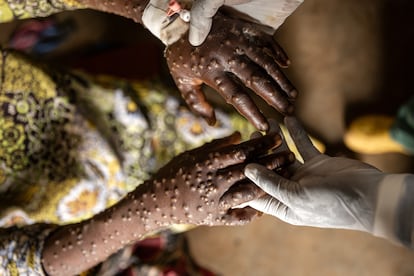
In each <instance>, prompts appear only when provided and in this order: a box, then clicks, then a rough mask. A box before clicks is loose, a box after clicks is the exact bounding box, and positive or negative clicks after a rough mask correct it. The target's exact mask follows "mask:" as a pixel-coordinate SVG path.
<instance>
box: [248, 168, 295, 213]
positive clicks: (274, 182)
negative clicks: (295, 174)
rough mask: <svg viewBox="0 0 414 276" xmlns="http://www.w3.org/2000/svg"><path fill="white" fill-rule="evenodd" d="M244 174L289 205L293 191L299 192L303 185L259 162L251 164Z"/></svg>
mask: <svg viewBox="0 0 414 276" xmlns="http://www.w3.org/2000/svg"><path fill="white" fill-rule="evenodd" d="M244 174H245V175H246V176H247V177H248V178H249V179H250V180H251V181H253V182H254V183H255V184H256V185H257V186H259V187H260V188H261V189H262V190H263V191H265V192H266V193H267V194H269V195H270V196H272V197H274V198H276V199H277V200H278V201H281V202H282V203H283V204H285V205H287V206H289V205H290V201H291V198H292V196H291V193H293V194H298V193H299V192H300V191H301V187H300V186H299V184H298V183H296V182H294V181H291V180H289V179H286V178H284V177H282V176H280V175H278V174H276V173H275V172H273V171H271V170H268V169H266V168H265V167H263V166H261V165H259V164H249V165H247V166H246V167H245V169H244Z"/></svg>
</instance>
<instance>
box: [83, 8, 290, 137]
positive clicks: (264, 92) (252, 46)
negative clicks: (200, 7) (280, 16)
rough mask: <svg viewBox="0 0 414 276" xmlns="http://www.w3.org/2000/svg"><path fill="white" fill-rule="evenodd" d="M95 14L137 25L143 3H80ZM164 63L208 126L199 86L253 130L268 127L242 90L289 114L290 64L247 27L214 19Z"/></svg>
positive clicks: (209, 110) (171, 49)
mask: <svg viewBox="0 0 414 276" xmlns="http://www.w3.org/2000/svg"><path fill="white" fill-rule="evenodd" d="M80 2H81V3H83V4H84V5H85V6H87V7H90V8H92V9H95V10H99V11H104V12H110V13H115V14H118V15H121V16H124V17H127V18H130V19H132V20H134V21H135V22H137V23H141V24H142V19H141V17H142V14H143V11H144V9H145V7H146V5H147V4H148V2H149V1H148V0H133V1H124V0H103V1H98V0H81V1H80ZM165 57H166V59H167V63H168V66H169V69H170V72H171V74H172V77H173V78H174V81H175V83H176V85H177V87H178V89H179V90H180V91H181V95H182V97H183V98H184V100H185V101H186V103H187V105H188V106H189V107H190V108H191V110H192V111H193V112H194V113H196V114H197V115H200V116H202V117H204V118H205V119H206V120H207V122H209V123H210V124H214V123H215V122H216V119H215V115H214V108H213V107H212V106H211V105H210V104H209V103H208V102H207V101H206V97H205V95H204V93H203V91H202V85H203V84H206V85H208V86H210V87H211V88H213V89H214V90H215V91H217V92H218V93H219V94H220V95H221V96H222V97H223V98H224V99H225V100H226V102H227V103H229V104H231V105H233V106H234V107H235V109H236V110H237V111H238V112H239V113H240V114H241V115H243V116H244V117H246V119H248V120H249V121H250V122H251V123H252V124H253V125H254V126H255V127H256V128H257V129H259V130H263V131H265V130H267V129H268V128H269V124H268V122H267V119H266V118H265V116H264V115H263V114H262V113H261V112H260V110H259V108H258V106H257V105H256V103H255V102H254V101H253V100H252V99H251V97H250V96H249V95H248V93H247V90H248V89H250V90H252V91H253V92H254V93H255V94H257V95H258V96H260V97H261V98H263V99H264V100H265V101H266V102H267V103H268V104H269V105H270V106H272V107H273V108H275V109H276V110H278V111H279V112H281V113H282V114H284V115H287V114H292V112H293V101H294V100H295V99H296V97H297V94H298V92H297V90H296V89H295V88H294V87H293V85H292V84H291V83H290V81H289V80H288V79H287V77H286V76H285V75H284V73H283V71H282V69H281V68H286V67H288V65H289V63H290V61H289V59H288V57H287V55H286V54H285V52H284V51H283V49H282V48H281V47H280V46H279V45H278V43H277V42H276V41H275V40H274V39H273V37H272V36H271V35H268V34H266V33H264V32H262V31H259V29H258V27H257V26H255V25H254V24H252V23H248V22H246V21H243V20H241V19H237V18H231V17H228V16H224V15H222V14H216V15H215V16H214V18H213V26H212V28H211V31H210V34H209V35H208V36H207V38H206V41H205V42H204V43H203V44H202V45H200V46H198V47H194V46H192V45H191V44H190V43H189V41H188V37H187V35H185V36H183V37H182V38H181V39H180V40H179V41H177V42H176V43H174V44H172V45H170V46H168V48H167V49H166V51H165Z"/></svg>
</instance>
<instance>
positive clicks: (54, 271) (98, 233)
mask: <svg viewBox="0 0 414 276" xmlns="http://www.w3.org/2000/svg"><path fill="white" fill-rule="evenodd" d="M239 141H240V134H239V133H235V134H233V135H231V136H229V137H227V138H223V139H219V140H215V141H213V142H211V143H209V144H206V145H204V146H202V147H200V148H197V149H194V150H192V151H188V152H185V153H183V154H181V155H179V156H177V157H175V158H174V159H173V160H172V161H171V162H170V163H168V164H167V165H166V166H164V167H163V168H161V170H160V171H159V172H158V173H157V174H156V175H155V176H154V177H153V178H152V179H150V180H148V181H146V182H145V183H144V184H142V185H140V186H139V187H138V188H137V189H136V190H135V191H133V192H131V193H129V194H128V195H127V196H126V197H125V198H124V199H122V200H121V201H120V202H119V203H118V204H116V205H114V206H113V207H111V208H109V209H107V210H106V211H104V212H102V213H100V214H98V215H96V216H95V217H93V218H92V219H89V220H86V221H83V222H81V223H78V224H74V225H68V226H64V227H60V228H59V229H58V230H56V231H55V232H53V233H52V234H51V235H50V236H49V237H48V238H47V240H46V242H45V246H44V251H43V259H42V262H43V267H44V269H45V271H46V273H47V274H48V275H74V274H79V273H81V272H83V271H85V270H87V269H88V268H91V267H93V266H94V265H96V264H98V263H99V262H101V261H103V260H105V259H106V258H108V257H109V256H110V255H111V254H113V253H115V252H116V251H118V250H119V249H121V248H123V247H124V246H126V245H127V244H130V243H133V242H136V241H138V240H140V239H142V238H143V237H144V236H145V235H146V234H150V233H154V232H156V231H159V230H162V229H165V228H167V227H168V226H170V225H172V224H177V223H180V224H194V225H242V224H245V223H248V222H249V221H251V220H252V219H253V218H254V217H255V216H256V215H257V212H256V211H255V210H253V209H251V208H243V209H231V207H233V206H235V205H238V204H240V203H243V202H246V201H249V200H252V199H253V198H252V197H251V196H246V197H239V198H233V199H232V200H231V203H227V204H222V203H221V201H220V199H221V198H222V196H223V194H225V192H226V191H227V190H228V188H229V187H230V186H232V185H234V184H235V183H237V182H240V181H245V179H246V178H245V176H244V174H243V170H242V169H241V168H242V167H244V165H245V164H247V163H249V162H259V163H261V164H264V165H265V166H267V167H268V168H270V169H274V168H275V167H276V166H278V167H282V166H287V165H289V164H290V163H291V162H292V161H293V160H294V156H293V154H292V153H290V152H283V153H279V154H276V155H275V154H271V155H268V154H267V153H268V152H269V150H271V149H272V148H274V147H277V146H278V145H279V144H280V143H281V138H280V136H279V135H278V134H269V135H266V136H263V137H260V138H256V139H252V140H249V141H247V142H244V143H241V144H237V143H238V142H239Z"/></svg>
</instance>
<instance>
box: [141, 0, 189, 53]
mask: <svg viewBox="0 0 414 276" xmlns="http://www.w3.org/2000/svg"><path fill="white" fill-rule="evenodd" d="M142 22H143V23H144V26H145V27H147V28H148V30H149V31H150V32H151V33H152V34H153V35H155V36H156V37H158V38H159V39H160V40H161V41H162V42H163V43H164V44H165V45H171V44H173V43H174V42H176V41H177V40H178V39H180V38H181V37H182V36H183V34H185V33H186V32H187V31H188V28H189V23H188V22H190V12H189V11H188V10H186V9H182V8H181V6H180V5H179V4H178V3H177V2H176V1H175V0H172V1H169V0H151V1H150V2H149V3H148V5H147V6H146V8H145V10H144V13H143V15H142Z"/></svg>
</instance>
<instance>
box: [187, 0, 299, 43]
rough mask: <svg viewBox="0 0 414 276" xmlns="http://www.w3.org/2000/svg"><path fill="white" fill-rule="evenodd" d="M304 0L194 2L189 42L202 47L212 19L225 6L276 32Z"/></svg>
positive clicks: (211, 0) (218, 0) (219, 0)
mask: <svg viewBox="0 0 414 276" xmlns="http://www.w3.org/2000/svg"><path fill="white" fill-rule="evenodd" d="M302 2H303V0H194V3H193V6H192V8H191V18H192V20H191V22H190V34H189V41H190V43H191V44H192V45H193V46H199V45H201V44H202V43H203V42H204V40H205V39H206V37H207V35H208V33H209V32H210V28H211V24H212V18H213V16H214V15H215V14H216V12H217V10H218V9H219V8H220V7H221V6H223V5H225V6H229V7H232V8H233V9H235V10H236V11H237V12H239V13H241V14H243V15H247V17H248V18H250V19H253V21H255V22H257V23H260V24H263V25H266V26H269V27H271V28H272V29H273V31H275V30H276V29H277V28H279V26H280V25H282V23H283V22H284V21H285V20H286V18H287V17H288V16H289V15H291V14H292V13H293V12H294V11H295V9H296V8H297V7H298V6H299V5H300V4H301V3H302Z"/></svg>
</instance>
